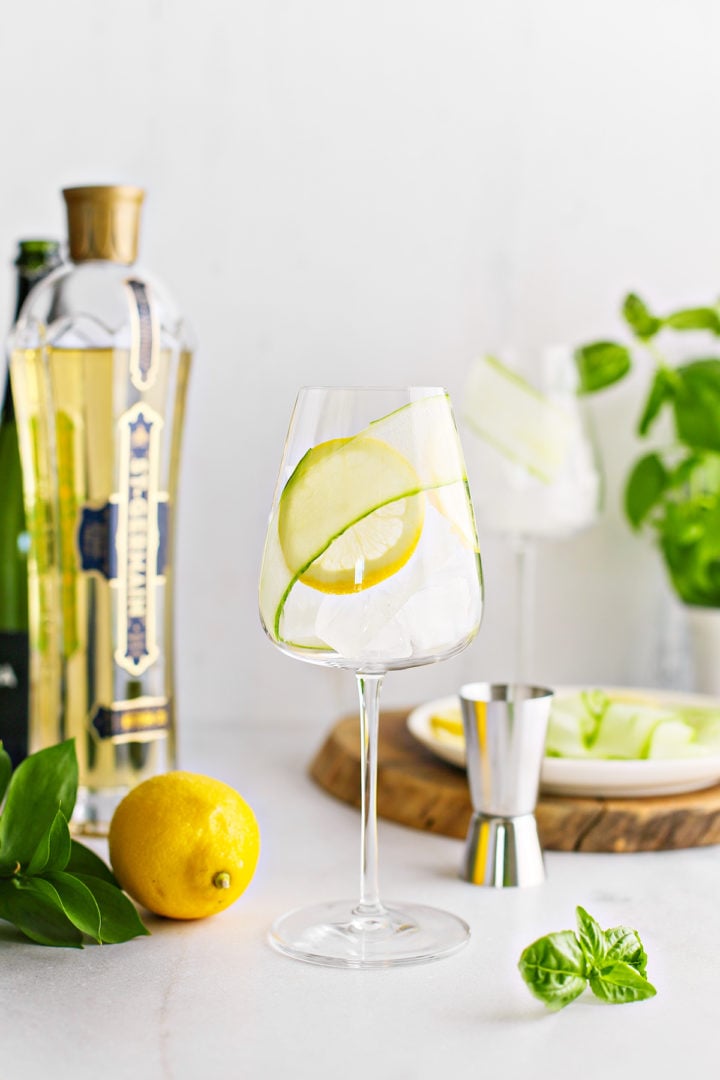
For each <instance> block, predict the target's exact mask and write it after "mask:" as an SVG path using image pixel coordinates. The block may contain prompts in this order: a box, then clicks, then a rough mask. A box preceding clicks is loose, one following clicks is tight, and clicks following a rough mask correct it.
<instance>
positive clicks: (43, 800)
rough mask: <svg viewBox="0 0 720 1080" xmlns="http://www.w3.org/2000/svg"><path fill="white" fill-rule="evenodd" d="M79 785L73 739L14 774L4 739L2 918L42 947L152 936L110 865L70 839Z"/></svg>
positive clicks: (0, 773) (0, 767)
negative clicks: (69, 824)
mask: <svg viewBox="0 0 720 1080" xmlns="http://www.w3.org/2000/svg"><path fill="white" fill-rule="evenodd" d="M77 785H78V766H77V757H76V754H75V741H74V740H73V739H68V740H66V741H65V742H62V743H58V745H57V746H51V747H48V748H47V749H46V750H39V751H38V752H37V753H35V754H31V755H30V756H29V757H27V758H25V760H24V761H22V762H21V763H20V764H19V765H18V767H17V768H16V769H15V771H14V772H13V771H12V765H11V763H10V758H9V756H8V754H7V753H6V751H5V750H4V749H3V748H2V746H1V745H0V802H2V799H3V797H5V795H6V794H7V797H6V799H5V807H4V810H3V813H2V816H0V919H4V920H6V921H7V922H10V923H13V924H14V925H15V926H16V927H17V928H18V930H20V931H22V933H23V934H25V936H26V937H28V938H30V939H31V940H32V941H36V942H38V943H39V944H40V945H61V946H67V947H71V948H76V949H81V948H82V947H83V938H84V937H85V936H87V937H89V938H92V940H93V941H96V942H98V943H103V942H104V943H106V944H116V943H119V942H121V941H129V940H130V939H131V938H134V937H138V936H139V935H141V934H147V933H149V931H148V930H147V929H146V927H145V926H144V925H143V923H142V922H141V920H140V917H139V915H138V913H137V911H136V909H135V906H134V904H133V903H132V902H131V901H130V900H129V899H128V898H127V896H125V894H124V893H123V892H122V890H121V889H120V886H119V885H118V883H117V881H116V880H115V877H114V875H113V874H112V872H111V870H110V869H109V868H108V867H107V866H106V865H105V863H104V862H103V861H102V859H100V858H99V857H98V856H97V855H96V854H95V853H94V852H93V851H91V850H90V848H88V847H85V845H84V844H80V843H78V841H77V840H73V839H71V837H70V830H69V828H68V821H69V820H70V817H71V815H72V812H73V808H74V806H75V799H76V796H77Z"/></svg>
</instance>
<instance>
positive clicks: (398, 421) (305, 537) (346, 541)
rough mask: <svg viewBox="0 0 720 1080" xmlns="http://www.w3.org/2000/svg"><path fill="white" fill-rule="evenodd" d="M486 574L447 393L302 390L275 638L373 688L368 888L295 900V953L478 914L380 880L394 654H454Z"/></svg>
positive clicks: (401, 663) (364, 833) (365, 860)
mask: <svg viewBox="0 0 720 1080" xmlns="http://www.w3.org/2000/svg"><path fill="white" fill-rule="evenodd" d="M481 610H482V576H481V570H480V560H479V553H478V547H477V535H476V531H475V523H474V519H473V513H472V506H471V502H470V496H469V491H468V487H467V478H466V472H465V464H464V460H463V456H462V451H461V449H460V442H459V438H458V434H457V429H456V426H455V421H454V418H453V414H452V409H451V406H450V401H449V398H448V396H447V394H446V393H445V392H444V391H443V390H442V389H439V388H434V387H430V388H426V387H411V388H405V389H400V390H391V389H388V390H384V389H361V388H327V387H309V388H305V389H303V390H301V391H300V394H299V396H298V399H297V402H296V405H295V409H294V411H293V415H292V419H291V423H290V430H289V433H288V436H287V440H286V444H285V452H284V456H283V461H282V465H281V469H280V477H279V480H278V484H277V488H276V492H275V498H274V503H273V509H272V514H271V517H270V523H269V527H268V533H267V538H266V544H265V551H264V555H263V563H262V569H261V574H260V614H261V619H262V622H263V626H264V628H265V630H266V632H267V634H268V635H269V637H270V639H271V641H273V643H274V644H275V645H277V646H278V647H279V648H280V649H282V650H283V651H284V652H286V653H288V654H289V655H291V656H295V657H297V658H299V659H302V660H306V661H309V662H311V663H316V664H324V665H327V666H331V667H341V668H348V669H349V670H351V671H353V672H354V673H355V676H356V679H357V685H358V691H359V698H360V741H361V819H362V822H361V874H360V897H359V900H358V901H352V900H347V901H337V902H331V903H325V904H318V905H315V906H314V907H311V908H307V909H301V910H299V911H295V912H290V913H289V914H288V915H285V916H283V917H282V918H281V919H279V920H278V921H277V922H276V923H275V925H274V926H273V928H272V930H271V935H270V940H271V942H272V944H273V945H274V946H275V947H276V948H277V949H279V950H280V951H281V952H284V953H286V954H288V955H290V956H293V957H295V958H297V959H301V960H306V961H309V962H312V963H318V964H328V965H333V966H340V967H372V966H386V965H390V964H409V963H417V962H420V961H423V960H432V959H436V958H438V957H440V956H444V955H447V954H449V953H452V952H454V951H455V950H456V949H458V948H460V947H461V946H462V945H463V944H464V943H465V941H466V940H467V938H468V933H469V931H468V927H467V926H466V924H465V923H464V922H463V921H462V920H460V919H458V918H456V917H455V916H454V915H451V914H449V913H447V912H443V911H438V910H436V909H434V908H431V907H427V906H425V905H421V904H395V903H392V904H385V903H383V902H382V901H381V900H380V895H379V891H378V866H377V816H376V790H377V747H378V700H379V693H380V687H381V684H382V680H383V677H384V675H385V673H386V672H387V671H388V670H391V669H397V668H409V667H415V666H417V665H421V664H430V663H435V662H436V661H438V660H443V659H445V658H447V657H450V656H452V655H454V654H455V653H457V652H459V651H460V650H461V649H463V648H465V646H466V645H467V644H468V643H469V642H470V641H471V640H472V638H473V637H474V635H475V634H476V632H477V629H478V626H479V623H480V617H481Z"/></svg>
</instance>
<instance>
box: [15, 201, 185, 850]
mask: <svg viewBox="0 0 720 1080" xmlns="http://www.w3.org/2000/svg"><path fill="white" fill-rule="evenodd" d="M63 195H64V198H65V202H66V207H67V214H68V231H69V255H70V259H71V262H70V263H69V264H68V265H67V266H65V267H63V268H62V269H61V270H59V271H57V272H55V273H54V274H52V275H51V276H50V277H49V278H48V279H47V280H46V281H45V282H43V283H42V285H40V286H38V288H37V289H36V290H35V293H34V294H33V296H32V298H31V300H30V301H29V302H28V303H27V304H26V305H25V307H24V308H23V311H22V315H21V318H20V319H19V320H18V322H17V324H16V326H15V329H14V333H13V335H12V341H11V375H12V388H13V395H14V399H15V406H16V412H17V420H18V433H19V440H20V453H21V459H22V466H23V479H24V491H25V503H26V514H27V519H28V523H29V531H30V536H31V544H30V557H29V589H30V641H31V662H30V672H31V676H30V677H31V692H30V702H31V705H30V708H31V725H30V727H31V737H30V742H31V749H33V750H36V749H39V748H40V747H42V746H47V745H50V744H52V743H55V742H57V741H59V740H60V739H64V738H69V737H74V738H75V741H76V749H77V755H78V762H79V766H80V792H79V796H78V804H77V808H76V819H77V820H76V825H78V826H79V827H80V828H84V829H86V830H87V831H97V832H103V831H105V829H106V827H107V824H108V822H109V820H110V817H111V816H112V812H113V810H114V807H115V805H117V802H118V801H119V799H120V798H122V796H123V795H124V794H125V793H126V792H127V791H128V790H129V788H130V787H132V786H134V785H135V784H137V783H139V782H140V781H141V780H144V779H147V777H149V776H152V775H154V774H156V773H159V772H164V771H167V770H168V769H171V768H173V766H174V761H175V738H174V723H175V689H174V674H173V549H174V518H175V507H176V498H177V486H178V467H179V459H180V444H181V436H182V428H183V416H184V406H185V396H186V390H187V383H188V376H189V372H190V365H191V353H192V348H191V343H190V337H189V331H188V328H187V326H186V324H185V322H184V321H183V319H182V317H181V316H180V314H179V313H178V311H177V309H176V307H175V305H174V303H173V301H172V300H171V299H170V298H169V296H168V294H167V293H166V291H165V290H164V288H163V287H162V286H161V285H160V284H159V283H157V282H156V281H154V280H153V279H151V278H150V277H149V276H148V275H147V274H146V273H144V272H143V271H141V270H139V269H137V267H136V266H135V260H136V254H137V244H138V233H139V224H140V209H141V205H142V201H143V197H144V193H143V191H142V190H140V189H139V188H135V187H127V186H109V187H82V188H69V189H66V190H65V191H64V192H63Z"/></svg>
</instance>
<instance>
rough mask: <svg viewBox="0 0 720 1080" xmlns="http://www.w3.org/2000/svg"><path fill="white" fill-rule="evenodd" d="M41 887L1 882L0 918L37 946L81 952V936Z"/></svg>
mask: <svg viewBox="0 0 720 1080" xmlns="http://www.w3.org/2000/svg"><path fill="white" fill-rule="evenodd" d="M26 760H27V759H26ZM44 884H45V883H44V882H42V880H41V879H40V878H26V879H25V881H23V882H22V883H21V882H20V881H19V880H18V878H16V877H15V878H9V879H8V878H6V879H4V880H0V918H3V919H6V920H7V921H8V922H11V923H13V924H14V925H15V926H17V928H18V930H21V931H22V933H23V934H25V936H26V937H29V938H30V940H31V941H36V942H37V943H38V944H39V945H57V946H65V947H67V948H72V949H82V934H81V933H80V931H79V930H78V929H77V928H76V927H75V926H73V924H72V923H71V922H70V920H69V919H68V917H67V915H66V914H65V912H64V911H63V910H62V907H61V906H60V905H59V904H58V902H57V901H56V900H55V899H54V898H53V897H52V893H53V892H54V891H55V890H54V889H51V891H50V893H48V891H47V890H46V889H44V888H43V885H44ZM48 888H50V887H49V886H48Z"/></svg>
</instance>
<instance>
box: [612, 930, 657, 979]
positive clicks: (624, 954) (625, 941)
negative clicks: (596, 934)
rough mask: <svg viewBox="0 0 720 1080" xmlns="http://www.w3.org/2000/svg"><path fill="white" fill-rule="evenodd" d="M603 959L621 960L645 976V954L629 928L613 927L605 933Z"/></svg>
mask: <svg viewBox="0 0 720 1080" xmlns="http://www.w3.org/2000/svg"><path fill="white" fill-rule="evenodd" d="M605 959H606V960H607V961H613V962H614V961H617V960H622V961H624V962H625V963H626V964H630V967H634V968H635V970H636V971H639V972H640V974H641V975H642V976H643V977H645V976H646V975H647V954H646V953H645V949H644V948H643V943H642V941H641V940H640V936H639V935H638V933H637V931H636V930H631V928H630V927H629V926H613V927H612V928H611V929H610V930H606V931H605Z"/></svg>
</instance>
